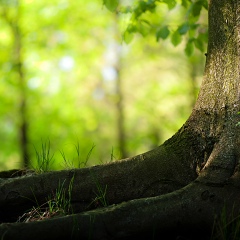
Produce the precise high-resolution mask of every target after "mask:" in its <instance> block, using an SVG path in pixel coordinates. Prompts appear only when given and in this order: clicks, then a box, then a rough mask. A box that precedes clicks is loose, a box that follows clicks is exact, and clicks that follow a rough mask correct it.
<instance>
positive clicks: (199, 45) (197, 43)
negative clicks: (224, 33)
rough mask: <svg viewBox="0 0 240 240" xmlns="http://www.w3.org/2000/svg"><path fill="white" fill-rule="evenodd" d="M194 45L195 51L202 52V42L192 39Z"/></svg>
mask: <svg viewBox="0 0 240 240" xmlns="http://www.w3.org/2000/svg"><path fill="white" fill-rule="evenodd" d="M194 45H195V47H196V48H197V49H199V50H200V51H201V52H203V51H204V47H203V42H202V40H201V39H199V38H196V39H194Z"/></svg>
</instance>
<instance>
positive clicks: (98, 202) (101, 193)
mask: <svg viewBox="0 0 240 240" xmlns="http://www.w3.org/2000/svg"><path fill="white" fill-rule="evenodd" d="M90 174H91V175H92V178H93V181H94V182H95V185H96V188H97V191H96V192H94V193H95V195H96V197H95V199H94V200H93V201H92V203H94V205H95V206H96V207H98V206H101V207H107V206H108V205H109V204H108V201H107V198H106V194H107V185H105V187H104V186H103V185H102V184H101V183H100V182H99V180H98V178H97V177H96V176H95V175H94V173H93V172H91V171H90ZM92 203H91V204H92Z"/></svg>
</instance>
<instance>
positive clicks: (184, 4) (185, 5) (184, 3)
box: [182, 0, 189, 8]
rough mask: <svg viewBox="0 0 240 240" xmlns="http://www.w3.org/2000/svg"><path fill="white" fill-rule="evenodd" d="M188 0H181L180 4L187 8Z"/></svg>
mask: <svg viewBox="0 0 240 240" xmlns="http://www.w3.org/2000/svg"><path fill="white" fill-rule="evenodd" d="M188 2H189V0H182V6H183V7H185V8H187V7H188Z"/></svg>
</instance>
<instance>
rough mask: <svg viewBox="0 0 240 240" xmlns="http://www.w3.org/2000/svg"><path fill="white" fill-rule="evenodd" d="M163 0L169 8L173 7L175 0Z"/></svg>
mask: <svg viewBox="0 0 240 240" xmlns="http://www.w3.org/2000/svg"><path fill="white" fill-rule="evenodd" d="M163 2H164V3H166V4H167V5H168V9H169V10H171V9H173V8H174V7H175V6H176V4H177V3H176V1H175V0H163Z"/></svg>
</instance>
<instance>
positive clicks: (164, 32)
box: [156, 26, 170, 41]
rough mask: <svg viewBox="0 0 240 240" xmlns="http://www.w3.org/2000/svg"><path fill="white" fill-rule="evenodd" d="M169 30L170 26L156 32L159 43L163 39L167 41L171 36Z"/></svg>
mask: <svg viewBox="0 0 240 240" xmlns="http://www.w3.org/2000/svg"><path fill="white" fill-rule="evenodd" d="M169 33H170V31H169V29H168V26H164V27H162V28H160V29H159V30H158V31H157V32H156V38H157V41H158V40H159V39H160V38H162V39H166V38H167V37H168V36H169Z"/></svg>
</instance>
